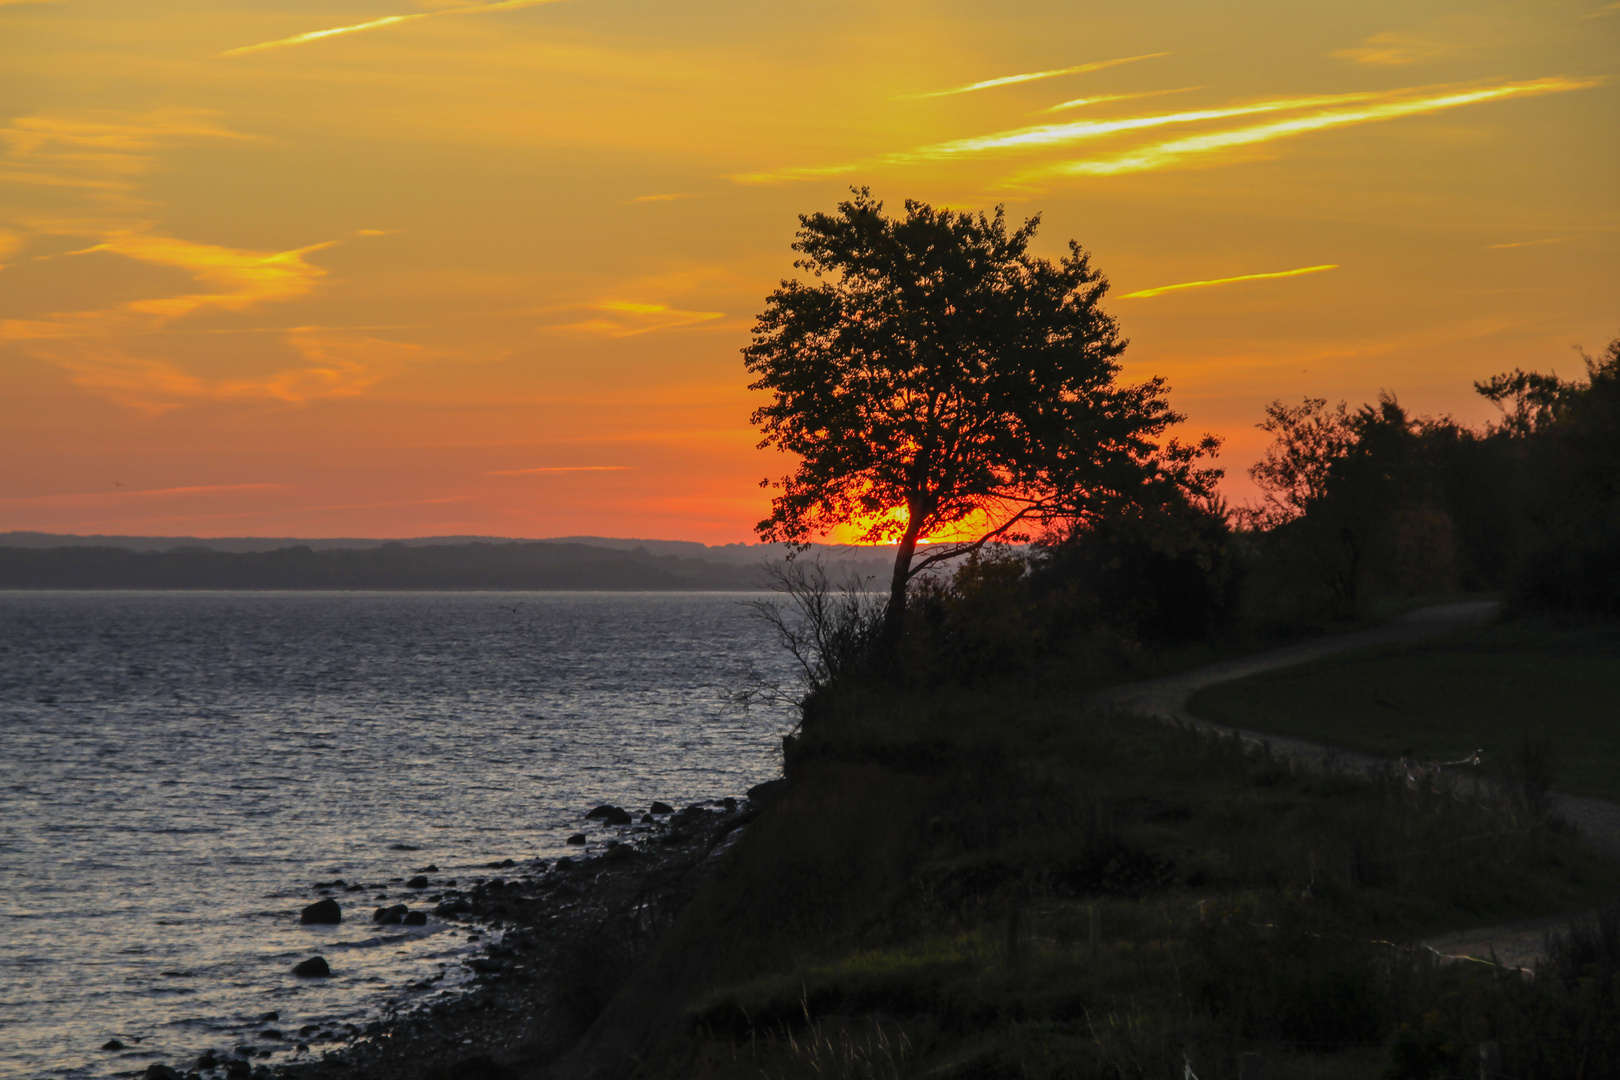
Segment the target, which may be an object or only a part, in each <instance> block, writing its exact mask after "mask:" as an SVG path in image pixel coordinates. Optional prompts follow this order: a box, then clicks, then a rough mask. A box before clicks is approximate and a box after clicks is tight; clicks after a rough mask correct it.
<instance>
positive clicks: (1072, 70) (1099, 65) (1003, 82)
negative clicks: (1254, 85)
mask: <svg viewBox="0 0 1620 1080" xmlns="http://www.w3.org/2000/svg"><path fill="white" fill-rule="evenodd" d="M1169 55H1170V54H1169V53H1167V52H1156V53H1143V54H1142V55H1141V56H1122V57H1119V58H1118V59H1115V60H1093V61H1092V62H1090V63H1088V64H1076V65H1074V66H1073V67H1066V68H1053V69H1052V70H1050V71H1029V72H1025V73H1024V74H1022V75H1003V76H1002V77H1000V78H999V79H985V80H984V81H983V82H976V83H972V84H970V85H968V86H957V87H953V88H951V89H949V90H930V91H928V92H927V93H923V94H900V95H898V96H897V97H895V99H894V100H895V101H918V100H921V99H923V98H941V97H953V96H955V95H957V94H971V93H975V92H976V91H979V90H990V89H993V88H995V87H998V86H1014V85H1016V84H1018V83H1027V82H1036V81H1038V80H1040V79H1052V78H1056V77H1057V76H1059V75H1078V74H1080V73H1081V72H1083V71H1101V70H1103V69H1104V68H1111V67H1118V66H1119V65H1121V64H1134V63H1136V61H1138V60H1153V59H1157V58H1158V57H1161V56H1169Z"/></svg>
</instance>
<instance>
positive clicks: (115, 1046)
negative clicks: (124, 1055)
mask: <svg viewBox="0 0 1620 1080" xmlns="http://www.w3.org/2000/svg"><path fill="white" fill-rule="evenodd" d="M101 1048H102V1049H103V1050H122V1049H123V1048H124V1044H123V1043H121V1042H119V1041H118V1040H117V1039H108V1040H107V1041H106V1042H104V1043H102V1044H101Z"/></svg>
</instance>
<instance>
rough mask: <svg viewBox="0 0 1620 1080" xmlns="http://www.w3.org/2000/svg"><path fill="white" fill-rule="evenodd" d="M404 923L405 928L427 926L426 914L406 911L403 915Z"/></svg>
mask: <svg viewBox="0 0 1620 1080" xmlns="http://www.w3.org/2000/svg"><path fill="white" fill-rule="evenodd" d="M404 922H405V925H406V926H426V925H427V912H425V911H407V912H406V913H405V920H404Z"/></svg>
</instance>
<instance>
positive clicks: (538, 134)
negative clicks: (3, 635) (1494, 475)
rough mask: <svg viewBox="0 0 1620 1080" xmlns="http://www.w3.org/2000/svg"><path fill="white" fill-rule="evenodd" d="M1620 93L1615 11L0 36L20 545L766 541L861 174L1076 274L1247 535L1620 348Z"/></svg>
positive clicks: (289, 11) (741, 19) (1, 486)
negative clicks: (831, 212)
mask: <svg viewBox="0 0 1620 1080" xmlns="http://www.w3.org/2000/svg"><path fill="white" fill-rule="evenodd" d="M328 31H341V32H336V33H327V32H328ZM1617 60H1620V4H1616V3H1605V2H1604V0H1585V2H1579V3H1576V2H1569V3H1564V2H1560V0H1536V2H1527V3H1502V4H1465V3H1440V2H1428V0H1404V2H1401V3H1394V2H1389V3H1379V2H1365V3H1358V4H1352V5H1347V4H1343V3H1327V2H1320V3H1316V2H1305V0H1301V2H1298V3H1293V4H1287V5H1278V4H1274V3H1258V2H1249V3H1241V2H1238V3H1225V4H1210V3H1207V2H1174V3H1172V2H1154V0H1143V2H1138V3H1133V4H1108V5H1104V4H1076V3H1074V2H1072V0H1065V2H1058V0H1025V2H1007V0H1000V2H996V3H989V2H980V3H970V2H966V0H961V2H954V3H953V2H940V0H934V2H922V0H916V2H908V0H864V2H861V3H847V2H837V0H822V2H806V3H801V4H791V5H790V4H759V3H745V2H741V0H693V2H690V3H686V4H670V3H667V2H664V3H652V2H647V0H553V2H526V0H506V2H504V3H474V2H454V0H318V2H317V0H142V2H141V3H138V4H136V3H130V2H129V0H23V2H19V0H0V371H3V373H4V381H3V384H0V385H3V387H4V393H3V394H0V531H3V530H6V529H40V530H48V531H55V532H77V533H92V532H109V533H136V534H161V535H176V534H191V535H200V536H220V535H272V536H286V535H297V536H310V537H324V536H379V537H381V536H416V535H430V534H447V533H477V534H495V535H503V536H554V535H563V534H579V533H590V534H599V535H612V536H645V537H661V538H670V539H690V540H703V541H707V542H711V543H715V542H726V541H734V540H743V539H749V538H751V527H752V525H753V523H754V522H755V521H757V520H758V519H759V518H760V517H761V516H763V513H764V510H765V505H766V494H765V493H764V492H762V491H761V490H760V488H759V487H758V481H759V479H760V478H761V477H762V476H765V475H767V474H770V475H777V474H780V473H781V472H782V471H784V468H785V466H786V462H784V461H783V460H781V459H780V458H778V457H776V456H775V455H773V454H767V453H762V452H760V451H757V450H755V449H754V443H755V441H756V436H755V434H754V432H753V431H752V430H751V429H750V428H749V426H748V420H747V418H748V413H749V411H750V410H751V408H752V407H753V404H754V403H753V402H752V401H751V399H750V395H749V393H748V391H746V390H745V389H744V384H745V382H746V381H747V380H746V377H745V373H744V371H743V369H742V363H741V359H740V357H739V355H738V351H737V350H738V348H739V347H740V346H741V345H742V344H743V343H744V341H745V340H746V336H747V329H748V327H749V326H750V324H751V322H752V317H753V315H754V314H755V313H756V312H757V311H758V310H759V309H760V308H761V307H762V305H763V300H764V296H765V294H766V293H767V292H768V291H769V290H770V289H771V288H772V287H773V286H774V284H775V282H776V281H777V279H779V278H780V277H782V276H783V275H784V274H787V273H789V272H790V262H791V255H792V253H791V252H790V251H789V250H788V244H789V243H790V242H791V240H792V234H793V230H794V227H795V224H796V215H797V214H798V213H800V212H804V211H812V210H825V209H830V208H831V207H832V205H833V204H834V203H835V202H836V201H837V200H838V199H839V198H841V197H842V195H843V193H844V192H845V190H846V188H847V187H848V185H850V184H867V185H870V186H871V187H872V188H873V191H874V193H875V194H877V195H878V196H879V197H881V198H884V199H885V200H887V201H888V202H889V204H890V206H891V207H893V208H896V209H898V207H899V205H900V203H901V201H902V200H903V199H905V198H906V197H908V196H909V197H916V198H921V199H925V200H928V201H931V202H934V203H936V204H948V205H951V206H957V207H963V208H989V207H991V206H993V205H994V204H996V203H998V202H1004V203H1006V204H1007V207H1008V211H1009V213H1010V214H1011V215H1012V216H1014V217H1015V218H1018V217H1023V216H1026V215H1028V214H1031V213H1035V212H1040V213H1041V214H1043V221H1044V225H1043V227H1042V231H1041V237H1040V241H1039V246H1040V247H1041V249H1042V250H1043V251H1044V252H1045V253H1048V254H1054V255H1055V254H1057V253H1058V252H1060V251H1061V250H1062V248H1063V246H1064V244H1065V243H1066V241H1067V240H1068V239H1069V238H1070V237H1074V238H1077V239H1079V240H1080V242H1081V243H1082V244H1084V245H1085V246H1086V247H1087V248H1089V249H1090V250H1091V251H1092V252H1093V254H1094V256H1095V260H1096V263H1097V265H1098V266H1100V267H1101V268H1102V269H1103V270H1104V272H1105V273H1107V274H1108V276H1109V277H1110V278H1111V280H1112V281H1113V283H1114V289H1113V292H1112V293H1111V294H1110V297H1109V300H1108V301H1107V306H1108V307H1109V309H1110V310H1111V311H1113V312H1114V313H1115V314H1116V315H1117V316H1118V317H1119V318H1120V320H1121V322H1122V324H1123V326H1124V329H1125V332H1126V334H1127V335H1128V336H1129V337H1130V338H1131V339H1132V345H1131V348H1130V349H1129V351H1128V352H1127V355H1126V359H1127V372H1128V373H1129V374H1130V375H1131V376H1132V377H1142V376H1146V375H1149V374H1164V375H1166V376H1167V377H1168V378H1169V379H1170V381H1171V385H1172V388H1173V392H1172V400H1173V401H1174V403H1175V404H1176V405H1177V407H1178V408H1180V409H1182V410H1183V411H1185V412H1187V413H1189V414H1190V416H1191V426H1192V427H1194V428H1195V429H1197V430H1213V431H1216V432H1219V433H1220V434H1222V435H1223V436H1225V437H1226V439H1227V448H1226V451H1225V452H1224V454H1223V463H1224V465H1225V466H1226V467H1227V469H1228V471H1229V473H1230V474H1231V478H1230V480H1229V484H1228V489H1229V493H1230V494H1232V495H1233V496H1235V497H1237V498H1239V499H1241V498H1243V497H1244V496H1245V495H1246V494H1247V490H1248V489H1247V481H1246V479H1244V476H1243V472H1244V469H1245V467H1246V466H1247V465H1248V463H1249V462H1250V461H1252V460H1253V458H1254V457H1255V456H1256V454H1257V453H1258V450H1259V447H1260V445H1261V439H1262V436H1261V435H1260V433H1258V432H1256V431H1255V430H1254V429H1253V424H1254V423H1255V421H1256V420H1258V419H1259V418H1260V415H1261V409H1262V407H1263V405H1264V404H1265V403H1266V402H1267V401H1269V400H1270V399H1272V398H1274V397H1283V398H1288V399H1295V400H1297V399H1298V398H1299V397H1300V396H1301V395H1304V394H1311V395H1320V396H1324V397H1328V398H1334V399H1337V398H1349V399H1350V400H1351V401H1352V402H1359V401H1362V400H1366V399H1368V398H1370V397H1372V396H1373V395H1375V394H1376V393H1377V392H1378V391H1379V389H1381V388H1387V389H1389V390H1392V391H1394V392H1396V393H1397V394H1398V395H1399V396H1400V397H1401V400H1402V401H1404V402H1406V403H1407V404H1409V405H1411V406H1413V407H1414V408H1415V409H1417V410H1419V411H1447V412H1453V413H1455V414H1456V415H1458V416H1460V417H1463V418H1466V419H1469V420H1481V419H1484V418H1485V417H1486V416H1487V415H1488V414H1489V411H1490V410H1489V406H1488V405H1486V404H1485V403H1483V402H1481V401H1479V400H1478V399H1476V398H1475V397H1474V396H1473V395H1472V393H1471V391H1470V389H1469V383H1470V382H1471V381H1472V380H1474V379H1478V378H1483V377H1485V376H1488V375H1490V374H1492V373H1494V372H1497V371H1500V370H1503V369H1506V368H1512V367H1526V368H1539V369H1542V370H1548V369H1554V368H1556V369H1557V370H1559V371H1560V372H1562V373H1565V374H1573V373H1575V372H1576V371H1577V370H1578V360H1577V358H1576V357H1575V356H1574V354H1573V352H1572V351H1571V346H1572V345H1583V346H1585V347H1586V348H1587V349H1588V351H1596V350H1598V349H1599V348H1601V347H1602V346H1603V345H1604V344H1605V343H1606V342H1607V341H1608V340H1609V339H1610V338H1611V337H1614V336H1616V334H1620V302H1617V301H1620V258H1617V256H1620V212H1617V211H1620V205H1617V204H1620V184H1617V183H1616V177H1620V149H1617V147H1620V140H1617V139H1616V138H1615V132H1616V130H1617V129H1620V125H1617V120H1620V116H1617V108H1616V105H1617V101H1620V96H1617V95H1620V79H1616V77H1615V76H1616V74H1617V72H1616V67H1617ZM1170 286H1189V287H1181V288H1167V287H1170Z"/></svg>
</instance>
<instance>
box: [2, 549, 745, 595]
mask: <svg viewBox="0 0 1620 1080" xmlns="http://www.w3.org/2000/svg"><path fill="white" fill-rule="evenodd" d="M758 587H760V572H759V568H758V567H755V566H748V565H741V564H736V563H716V562H707V561H705V560H702V559H689V558H682V557H679V556H674V555H664V556H658V555H653V554H651V553H649V552H648V551H646V550H645V549H644V548H636V549H633V550H630V551H619V550H613V549H610V548H600V547H593V546H590V545H587V544H567V543H499V544H484V543H474V544H442V545H431V546H412V545H406V544H402V543H390V544H384V545H382V546H380V547H374V548H360V549H353V548H334V549H326V550H320V551H316V550H311V549H310V548H308V547H301V546H294V547H285V548H280V549H277V550H275V551H263V552H226V551H214V550H211V549H208V548H202V547H193V548H175V549H171V550H169V551H153V552H136V551H130V550H127V549H123V548H113V547H56V548H21V547H0V589H603V590H681V589H754V588H758Z"/></svg>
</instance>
